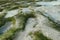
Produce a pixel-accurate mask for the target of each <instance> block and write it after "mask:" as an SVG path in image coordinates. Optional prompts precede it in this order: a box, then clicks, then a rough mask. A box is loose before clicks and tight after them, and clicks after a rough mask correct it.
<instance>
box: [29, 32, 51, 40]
mask: <svg viewBox="0 0 60 40" xmlns="http://www.w3.org/2000/svg"><path fill="white" fill-rule="evenodd" d="M29 35H30V36H31V38H32V39H33V40H52V39H50V38H48V37H46V36H44V35H43V34H42V32H41V31H35V32H30V33H29Z"/></svg>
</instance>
